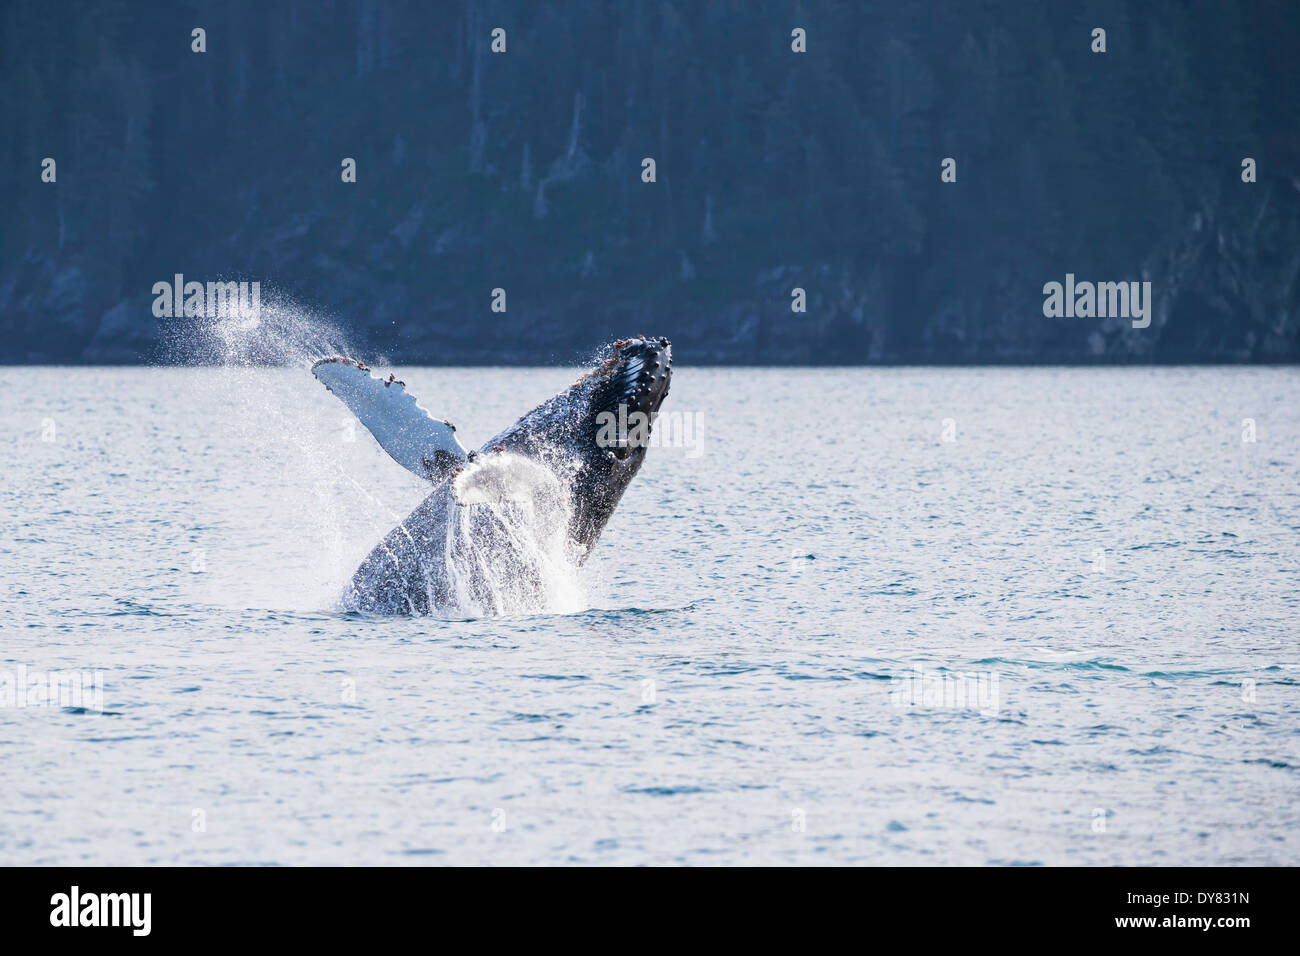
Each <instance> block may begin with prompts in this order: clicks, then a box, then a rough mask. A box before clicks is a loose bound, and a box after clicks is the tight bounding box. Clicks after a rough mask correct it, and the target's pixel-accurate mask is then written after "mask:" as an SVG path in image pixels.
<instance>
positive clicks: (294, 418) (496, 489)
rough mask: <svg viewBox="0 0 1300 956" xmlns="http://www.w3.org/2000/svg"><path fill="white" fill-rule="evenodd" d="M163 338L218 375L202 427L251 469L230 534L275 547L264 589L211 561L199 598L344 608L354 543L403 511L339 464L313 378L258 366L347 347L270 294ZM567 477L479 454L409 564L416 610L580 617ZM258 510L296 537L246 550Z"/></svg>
mask: <svg viewBox="0 0 1300 956" xmlns="http://www.w3.org/2000/svg"><path fill="white" fill-rule="evenodd" d="M171 331H172V333H173V334H172V337H171V347H170V350H169V353H170V357H171V359H172V361H173V362H175V363H177V364H199V365H215V366H218V367H219V368H220V372H219V373H218V375H217V377H216V387H217V391H218V395H216V396H214V400H213V401H212V402H211V404H212V406H213V408H214V410H216V409H220V411H219V412H217V414H219V415H220V416H221V420H220V421H217V422H214V426H220V427H224V428H226V429H229V430H233V432H234V434H235V437H236V438H237V440H238V445H239V446H240V447H241V448H242V449H244V450H246V453H247V454H248V455H250V456H252V457H253V458H254V459H255V462H256V467H255V468H254V469H253V470H255V471H256V475H255V476H254V477H253V479H252V480H251V481H250V482H249V485H250V489H249V490H253V486H255V491H254V494H253V495H249V494H248V493H247V492H244V493H243V494H240V495H232V500H231V502H230V504H229V510H230V511H231V513H232V514H234V515H237V516H238V520H239V522H240V525H241V527H240V529H239V534H240V535H241V536H244V537H246V538H247V539H248V542H247V544H246V545H243V547H250V548H254V549H256V548H258V547H266V548H268V549H270V548H272V547H274V548H276V549H277V550H278V553H279V555H280V560H279V563H278V567H279V568H280V570H281V573H280V574H279V575H278V576H277V578H276V580H275V581H273V582H267V581H252V580H243V581H241V580H237V579H234V578H231V577H230V575H231V574H234V573H236V569H237V568H238V567H239V565H233V564H229V565H220V567H222V568H224V569H225V571H226V573H225V574H224V575H222V576H220V579H219V577H218V575H217V574H214V575H212V576H210V577H211V582H210V583H211V585H212V596H213V597H214V599H215V598H218V596H219V598H220V600H223V601H225V600H230V599H233V600H234V601H236V602H237V603H240V604H241V605H242V604H245V603H247V604H252V605H255V606H265V607H280V606H283V604H284V602H285V601H286V600H289V601H290V602H291V603H292V604H293V605H294V606H295V608H301V609H309V610H320V609H324V608H327V607H328V608H340V607H343V608H346V606H347V601H346V598H345V599H344V600H342V601H341V602H340V598H339V592H340V590H341V586H340V585H341V582H345V581H347V580H348V578H349V577H350V576H351V574H352V572H353V571H354V570H355V569H356V567H357V565H358V564H359V563H360V561H361V559H362V558H363V557H364V554H365V552H364V551H360V553H358V543H359V542H360V543H361V544H363V545H364V543H366V542H370V543H373V542H375V541H378V540H381V539H382V538H383V537H384V535H385V533H386V532H387V531H389V530H390V529H391V528H392V527H393V526H394V525H399V524H400V522H401V521H402V520H403V517H404V516H405V514H406V512H407V511H409V510H410V507H411V506H412V505H413V504H414V502H398V503H396V505H395V506H394V505H392V504H390V503H388V502H385V501H383V500H382V499H381V496H380V495H379V494H377V493H376V491H375V489H374V483H373V481H372V480H371V479H370V477H369V476H357V477H354V476H352V475H350V474H348V472H347V471H346V470H345V467H344V463H345V462H346V460H347V458H346V456H341V455H340V454H339V444H340V440H341V437H340V436H341V434H342V431H343V430H341V429H335V428H329V427H327V428H324V429H322V427H321V422H320V415H319V412H318V411H317V407H318V403H317V402H315V401H313V398H318V397H319V396H318V395H315V392H317V391H318V389H317V387H316V386H315V382H314V381H313V380H312V379H311V378H310V376H302V377H301V381H299V380H298V378H296V377H295V378H292V379H289V380H286V376H287V375H294V374H295V373H292V372H279V371H276V370H275V369H267V368H265V366H280V367H283V366H296V367H298V368H308V367H310V365H311V363H312V362H314V361H316V360H317V359H321V358H327V357H330V356H334V355H342V356H347V357H354V356H355V352H354V351H353V349H352V348H351V346H350V343H349V342H348V340H347V338H346V337H345V336H344V335H343V334H342V333H341V332H340V331H339V330H338V329H337V328H336V327H335V326H333V325H332V324H331V323H330V322H329V321H328V320H327V319H326V318H324V317H322V316H320V315H319V314H317V313H315V312H314V311H312V310H310V309H308V308H305V307H303V306H301V305H298V304H296V303H294V302H292V301H290V300H288V299H285V298H283V297H280V296H278V295H274V294H273V295H272V296H271V297H269V298H268V299H264V300H263V306H262V310H261V315H260V317H259V320H258V321H257V322H250V321H248V320H246V319H243V318H241V317H232V318H230V319H221V318H219V319H216V320H203V321H192V322H187V323H185V324H184V325H178V327H177V328H175V329H172V330H171ZM377 364H378V363H377ZM337 421H338V419H337V418H334V419H331V420H330V425H334V424H335V423H336V422H337ZM346 421H347V422H348V425H349V426H353V425H354V424H355V423H353V422H352V420H351V418H350V417H349V418H347V419H346ZM359 428H360V426H355V428H354V427H349V428H348V429H347V430H346V431H347V434H348V438H347V439H342V440H347V441H350V440H351V437H352V435H353V434H354V433H355V431H356V430H358V429H359ZM244 467H246V468H247V467H252V466H250V465H245V466H244ZM571 470H572V465H571V463H567V462H557V463H556V467H554V468H547V467H545V466H543V465H541V464H538V463H537V462H535V461H532V460H530V459H527V458H523V457H522V456H518V455H503V454H492V455H487V456H483V457H481V458H479V459H478V460H477V461H476V462H475V463H474V464H473V465H471V466H469V467H467V468H466V469H464V471H463V472H462V473H461V474H460V475H459V476H458V478H457V480H456V482H455V489H454V491H452V490H450V489H449V491H448V494H447V514H446V528H447V536H446V540H445V542H444V543H443V546H442V548H441V552H440V553H437V554H425V555H422V561H423V562H424V563H426V564H428V565H429V566H430V577H431V578H437V579H438V580H439V582H440V583H439V585H438V586H437V588H436V590H437V591H438V596H439V597H440V600H438V601H434V600H432V597H433V590H434V582H433V581H432V580H430V581H429V587H430V595H429V597H430V598H431V600H430V601H429V606H431V607H433V606H438V607H439V608H440V611H439V613H440V614H441V613H444V612H445V613H446V614H447V615H450V616H461V617H483V616H499V615H513V614H530V613H572V612H575V611H580V610H583V609H585V607H586V606H587V605H586V602H585V592H584V589H583V587H582V586H581V584H580V582H579V572H578V565H579V562H578V560H577V559H576V556H575V555H574V554H572V553H571V552H572V545H571V543H570V541H569V536H568V533H567V529H568V527H569V524H570V520H571V517H572V516H571V514H570V512H571V507H572V506H571V502H570V498H569V495H568V493H567V484H566V483H565V482H566V481H567V475H568V474H569V472H570V471H571ZM557 475H559V476H563V477H557ZM241 490H242V489H241ZM425 490H426V491H427V490H428V489H427V486H426V489H425ZM412 491H413V492H414V493H415V494H418V493H419V488H418V487H417V486H415V485H412ZM251 497H255V498H256V501H255V503H250V501H249V499H250V498H251ZM416 500H418V499H416ZM264 508H271V509H275V510H278V511H281V512H282V513H283V512H285V511H287V512H289V513H291V514H293V515H294V520H295V523H297V524H298V526H299V527H301V529H302V535H301V538H300V539H299V540H297V541H294V542H277V543H275V544H274V545H271V544H266V543H261V544H259V543H258V542H257V541H256V535H257V528H258V526H259V523H258V522H257V520H256V509H264ZM291 548H292V551H291Z"/></svg>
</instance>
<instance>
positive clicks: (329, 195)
mask: <svg viewBox="0 0 1300 956" xmlns="http://www.w3.org/2000/svg"><path fill="white" fill-rule="evenodd" d="M360 6H361V9H362V10H363V15H360V16H358V15H357V13H356V10H355V9H353V8H352V7H350V6H349V5H348V4H303V3H296V4H288V5H276V4H264V3H261V2H260V0H230V2H229V3H227V4H225V5H224V6H223V13H222V17H223V18H225V21H226V22H223V23H216V28H214V29H213V30H212V31H211V37H216V36H217V35H220V36H221V45H220V47H219V48H217V47H215V46H210V47H209V50H208V51H207V52H204V53H195V52H191V50H190V49H189V45H188V40H186V39H185V37H184V36H182V37H181V41H184V42H181V41H178V40H177V39H176V33H175V27H174V24H173V23H172V22H171V21H169V20H166V19H165V18H162V17H159V18H150V17H148V16H145V17H141V16H139V15H138V11H137V10H136V9H135V5H133V4H132V3H130V0H98V2H96V3H95V4H93V5H91V9H88V10H85V11H81V12H80V13H79V20H78V28H77V29H76V30H73V31H68V30H64V29H60V28H59V27H58V25H57V23H55V21H54V20H51V18H49V17H48V16H47V15H45V14H44V13H42V10H41V8H40V6H39V4H29V5H24V4H11V5H9V6H8V7H6V8H5V10H4V12H3V14H0V45H4V44H3V41H4V40H7V41H8V43H7V45H4V49H3V51H2V52H3V55H0V98H3V102H5V103H6V104H7V108H8V110H9V112H8V113H7V114H6V120H7V124H8V129H9V131H10V132H11V134H12V135H10V136H8V137H6V138H4V139H2V140H0V157H3V160H4V166H5V168H6V169H9V170H11V171H13V175H12V176H10V177H8V178H7V179H6V192H5V195H4V198H5V204H4V208H5V216H6V220H5V228H4V229H3V230H0V362H136V361H151V360H157V359H160V358H162V359H167V358H178V357H184V358H186V359H190V358H193V356H192V355H183V356H179V355H177V354H176V353H168V352H167V350H166V349H165V348H164V347H163V345H165V343H166V342H167V341H168V340H169V337H170V336H171V334H172V333H173V332H174V331H175V329H176V328H177V327H175V326H174V327H168V326H167V324H166V322H162V323H160V321H159V320H157V319H155V318H154V316H153V314H152V311H151V309H150V290H151V289H152V288H153V285H154V284H155V283H157V282H169V281H171V279H172V277H173V276H174V275H175V274H176V273H183V274H185V275H186V276H187V277H191V278H193V279H195V280H198V281H201V282H208V281H231V280H248V281H254V280H256V281H259V282H260V283H261V287H262V289H263V292H264V294H265V296H266V301H267V302H269V303H272V304H274V303H276V302H286V301H292V302H294V303H296V305H295V306H294V308H303V309H309V310H311V312H312V313H313V314H314V315H316V316H318V317H322V318H324V319H327V320H329V321H330V322H331V323H332V324H333V325H334V326H336V327H338V328H339V329H341V330H343V333H344V335H345V337H346V339H347V342H346V343H345V344H347V345H350V346H352V347H354V348H356V349H357V350H358V351H360V350H365V351H366V353H367V354H372V355H383V356H385V357H387V358H389V359H391V360H393V361H400V362H435V363H539V362H582V361H585V359H586V358H587V357H589V354H590V352H591V350H593V349H594V348H595V347H596V346H597V345H598V344H599V343H602V342H607V341H609V340H610V339H612V338H615V337H617V336H619V335H622V334H625V333H626V332H627V331H628V330H629V329H650V328H653V329H655V330H657V332H659V333H662V334H665V335H667V336H669V337H670V338H671V339H672V340H673V341H674V342H675V343H677V344H678V351H679V355H681V356H683V357H684V360H685V361H688V362H690V361H695V362H717V363H811V364H819V363H835V364H841V363H863V362H895V363H903V362H933V363H949V362H954V363H955V362H1188V361H1219V362H1223V361H1231V362H1238V361H1247V362H1278V361H1298V360H1300V139H1298V138H1297V137H1296V136H1295V134H1294V128H1295V122H1294V121H1295V116H1296V113H1297V108H1296V93H1295V91H1296V90H1300V65H1298V64H1300V60H1297V59H1296V57H1295V56H1294V50H1293V47H1294V42H1293V37H1294V26H1295V17H1294V12H1293V9H1292V5H1288V4H1282V3H1278V4H1266V5H1262V6H1263V9H1260V10H1253V11H1252V13H1251V15H1250V16H1248V17H1245V16H1241V15H1240V14H1239V12H1237V11H1235V10H1233V9H1232V5H1231V4H1227V5H1225V4H1222V3H1220V2H1218V0H1149V3H1148V4H1147V7H1146V8H1144V13H1145V15H1144V16H1143V17H1141V18H1128V19H1127V20H1126V21H1125V22H1123V23H1122V24H1117V25H1116V26H1112V27H1111V33H1112V36H1111V40H1112V44H1113V46H1114V49H1113V51H1112V52H1110V53H1104V54H1093V53H1091V52H1090V51H1089V49H1088V43H1087V42H1086V41H1087V37H1088V34H1087V31H1086V30H1085V31H1084V32H1083V33H1082V37H1083V40H1081V41H1080V42H1078V43H1075V42H1074V41H1073V40H1070V39H1069V37H1070V36H1071V35H1072V33H1071V31H1075V30H1081V29H1082V28H1081V27H1079V25H1078V23H1077V22H1075V21H1074V20H1072V19H1070V18H1069V17H1065V16H1063V15H1060V14H1057V13H1053V12H1051V11H1049V10H1047V9H1046V8H1043V9H1041V10H1040V9H1037V8H1035V9H1034V10H1033V11H1032V12H1027V10H1028V8H1029V7H1032V6H1033V5H1032V4H1029V5H1026V4H1025V2H1024V0H981V2H979V3H973V4H965V5H957V6H960V7H961V9H960V10H954V9H953V6H954V5H952V4H949V3H940V2H939V0H916V2H910V3H906V4H884V5H881V4H854V3H839V2H834V0H808V2H807V3H805V4H803V5H802V6H801V7H800V11H801V13H800V15H801V16H804V17H805V18H806V19H807V21H808V22H807V24H806V25H805V28H806V31H807V33H806V40H807V43H806V52H803V53H799V52H796V51H794V50H793V49H791V45H790V40H789V34H790V29H791V27H790V25H789V24H777V23H774V22H773V20H772V16H771V14H770V12H769V11H766V10H765V9H764V8H763V5H761V4H760V5H755V4H754V3H753V2H752V0H711V2H709V3H707V4H700V5H691V4H686V5H683V4H681V3H679V2H678V0H628V2H627V3H624V4H614V5H607V4H568V5H564V4H561V5H548V4H528V3H519V4H513V5H512V4H506V5H505V7H503V15H504V12H505V9H506V7H508V8H509V14H510V15H509V17H508V19H509V20H510V23H509V27H508V31H507V32H508V34H509V47H508V49H509V52H507V53H501V54H496V53H493V52H492V51H491V48H490V45H489V44H490V41H489V39H488V38H489V35H490V29H491V24H489V23H488V22H487V20H486V19H485V15H484V13H483V12H482V11H481V10H480V9H479V6H480V4H477V3H474V2H464V3H457V4H453V5H449V6H448V9H447V11H445V16H444V15H443V14H439V17H438V18H437V20H438V23H437V25H436V28H435V27H433V26H431V23H430V21H429V20H428V14H427V11H426V10H425V9H424V6H423V5H420V4H397V5H392V9H389V6H387V5H383V4H379V3H376V2H374V0H361V4H360ZM695 6H699V8H700V9H698V10H696V9H694V7H695ZM1040 6H1041V5H1040ZM281 7H283V8H281ZM553 7H554V8H555V9H553ZM687 7H691V8H692V9H691V10H690V11H689V12H688V11H687V9H686V8H687ZM11 8H12V9H11ZM560 8H563V9H560ZM214 23H215V21H214ZM231 24H238V25H239V28H238V29H232V28H230V26H231ZM432 33H436V34H437V37H438V40H437V44H438V54H437V55H431V52H430V47H429V41H428V38H429V37H430V35H431V34H432ZM724 37H725V42H724V41H723V39H722V38H724ZM209 42H210V43H211V42H212V41H211V39H210V41H209ZM719 43H722V44H723V46H721V47H720V46H719V45H718V44H719ZM177 44H179V46H180V48H179V49H175V47H176V46H177ZM1133 50H1138V51H1141V53H1142V55H1141V56H1131V55H1127V54H1125V53H1124V52H1123V51H1133ZM340 64H346V65H347V66H346V68H343V67H340ZM1188 64H1194V65H1195V68H1190V67H1189V66H1188ZM340 70H343V72H342V73H340ZM345 74H346V75H345ZM47 158H48V159H50V160H57V175H56V176H55V175H53V170H52V169H51V175H50V176H48V177H47V176H46V175H45V164H44V159H47ZM647 160H653V161H654V162H653V164H652V165H653V170H654V175H653V176H649V175H648V173H647V170H648V169H649V168H650V167H649V166H648V165H647V163H646V161H647ZM1247 161H1248V162H1247ZM353 172H354V173H355V175H352V173H353ZM1067 273H1070V274H1075V275H1077V276H1079V277H1081V278H1084V279H1087V280H1090V281H1093V282H1126V281H1149V282H1151V284H1152V290H1153V293H1152V294H1153V297H1154V309H1153V315H1152V321H1151V323H1150V325H1149V327H1147V328H1142V329H1137V328H1133V327H1132V325H1131V323H1130V322H1128V321H1125V320H1124V319H1122V318H1104V319H1101V318H1080V319H1063V318H1061V319H1056V318H1047V317H1045V315H1044V310H1043V305H1044V302H1043V286H1044V283H1048V282H1051V281H1059V280H1060V279H1061V278H1062V277H1063V276H1064V275H1066V274H1067ZM498 289H500V290H504V299H505V308H504V310H501V309H499V308H494V307H493V305H494V301H496V300H497V298H498V297H497V296H496V294H495V293H494V290H498ZM796 289H798V290H802V293H801V295H799V296H797V297H796V294H795V290H796ZM796 298H798V301H799V303H800V304H801V306H802V311H797V310H796V309H797V308H798V306H796ZM160 343H162V344H163V345H160ZM267 354H269V355H273V354H274V350H268V353H267Z"/></svg>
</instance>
